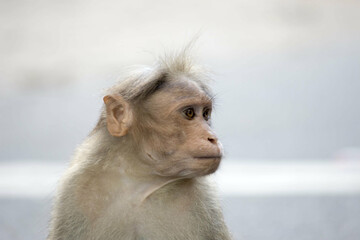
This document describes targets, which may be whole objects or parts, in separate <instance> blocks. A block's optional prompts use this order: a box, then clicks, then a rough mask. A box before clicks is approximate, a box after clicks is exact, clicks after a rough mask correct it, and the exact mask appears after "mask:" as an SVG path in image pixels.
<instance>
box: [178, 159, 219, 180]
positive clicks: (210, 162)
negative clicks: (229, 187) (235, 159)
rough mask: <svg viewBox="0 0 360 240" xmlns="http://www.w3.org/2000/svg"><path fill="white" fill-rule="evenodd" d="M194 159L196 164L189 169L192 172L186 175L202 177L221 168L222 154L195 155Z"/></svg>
mask: <svg viewBox="0 0 360 240" xmlns="http://www.w3.org/2000/svg"><path fill="white" fill-rule="evenodd" d="M193 161H194V164H195V166H194V167H193V168H192V169H190V170H189V172H191V173H190V174H189V175H188V176H186V177H189V178H193V177H201V176H205V175H209V174H212V173H214V172H215V171H216V170H217V169H218V168H219V165H220V162H221V156H214V157H213V156H211V157H194V158H193ZM184 172H186V171H184Z"/></svg>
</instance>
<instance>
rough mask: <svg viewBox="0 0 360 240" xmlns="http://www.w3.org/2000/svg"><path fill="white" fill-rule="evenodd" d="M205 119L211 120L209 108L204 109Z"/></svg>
mask: <svg viewBox="0 0 360 240" xmlns="http://www.w3.org/2000/svg"><path fill="white" fill-rule="evenodd" d="M203 117H204V119H205V120H206V121H207V120H209V119H210V109H208V108H205V109H204V112H203Z"/></svg>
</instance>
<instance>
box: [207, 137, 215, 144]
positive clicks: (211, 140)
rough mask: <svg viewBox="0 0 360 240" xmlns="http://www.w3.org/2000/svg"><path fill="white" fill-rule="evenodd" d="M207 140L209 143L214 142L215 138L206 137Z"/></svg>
mask: <svg viewBox="0 0 360 240" xmlns="http://www.w3.org/2000/svg"><path fill="white" fill-rule="evenodd" d="M208 140H209V142H211V143H214V144H215V143H216V139H215V138H212V137H208Z"/></svg>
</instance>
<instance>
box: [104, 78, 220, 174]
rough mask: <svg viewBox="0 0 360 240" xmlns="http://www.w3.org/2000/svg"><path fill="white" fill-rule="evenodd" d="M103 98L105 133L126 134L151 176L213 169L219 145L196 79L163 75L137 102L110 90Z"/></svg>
mask: <svg viewBox="0 0 360 240" xmlns="http://www.w3.org/2000/svg"><path fill="white" fill-rule="evenodd" d="M104 102H105V105H106V121H107V129H108V132H109V133H110V134H111V135H113V136H115V137H120V138H121V137H124V136H125V135H126V136H129V135H130V137H129V138H128V139H132V141H134V143H136V144H135V145H136V146H137V150H136V152H137V153H138V158H139V159H140V160H141V161H143V162H144V163H146V164H147V165H148V166H150V167H151V169H152V171H153V173H154V174H157V175H160V176H166V177H176V178H178V177H181V178H183V177H185V178H191V177H196V176H203V175H207V174H210V173H213V172H215V171H216V170H217V168H218V166H219V164H220V161H221V158H222V146H221V143H220V142H219V141H218V139H217V137H216V135H215V134H214V132H213V131H212V129H211V111H212V97H211V95H210V94H209V93H208V91H207V89H206V88H205V87H204V86H203V85H202V83H201V82H200V81H196V80H193V79H191V78H189V77H186V76H177V77H173V78H171V79H167V80H164V79H162V80H161V81H157V82H154V85H153V86H152V91H151V93H149V92H148V94H147V95H146V97H143V98H142V99H141V100H136V101H135V100H133V101H131V100H125V99H124V98H123V97H122V96H121V95H119V94H111V95H107V96H105V97H104ZM129 141H130V140H129Z"/></svg>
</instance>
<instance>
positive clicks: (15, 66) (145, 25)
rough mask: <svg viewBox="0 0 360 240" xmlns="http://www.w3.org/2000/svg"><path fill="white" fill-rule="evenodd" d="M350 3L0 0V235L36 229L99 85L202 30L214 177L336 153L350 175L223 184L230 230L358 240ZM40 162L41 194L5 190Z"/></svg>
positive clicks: (256, 235)
mask: <svg viewBox="0 0 360 240" xmlns="http://www.w3.org/2000/svg"><path fill="white" fill-rule="evenodd" d="M359 11H360V2H359V1H355V0H346V1H345V0H342V1H340V0H332V1H321V0H313V1H301V0H288V1H285V0H270V1H269V0H267V1H265V0H259V1H250V0H239V1H235V0H224V1H203V0H200V1H188V0H185V1H164V0H161V1H127V0H124V1H115V0H109V1H85V0H75V1H44V0H37V1H26V0H23V1H17V0H15V1H7V0H0V173H3V175H2V177H1V176H0V180H1V181H2V182H0V238H1V239H14V240H15V239H44V238H45V236H46V232H47V230H46V225H47V221H48V218H49V211H50V210H49V209H50V202H51V196H52V195H53V190H54V189H55V185H56V181H57V179H58V177H59V175H60V174H61V172H62V171H63V168H65V166H66V164H67V162H68V161H69V159H70V158H71V154H72V152H73V151H74V148H75V147H76V145H77V144H79V143H81V141H82V140H83V139H84V138H85V137H86V135H87V134H88V133H89V131H90V130H91V129H92V127H93V126H94V125H95V123H96V120H97V117H98V114H99V110H100V107H101V104H102V90H103V89H105V88H106V87H109V86H111V85H112V84H113V83H115V82H116V81H117V80H118V79H119V78H121V76H122V75H123V73H124V72H126V69H127V68H128V67H129V66H133V65H150V64H152V63H153V62H154V59H156V56H158V55H159V54H162V53H163V52H165V51H173V50H176V49H179V48H181V47H183V46H184V45H185V44H186V43H187V42H188V41H190V40H191V39H193V37H194V36H195V35H197V34H199V33H200V38H199V40H198V42H197V48H196V51H195V55H197V56H198V61H199V62H200V63H202V64H204V65H205V66H207V67H208V68H209V69H211V71H212V72H213V76H214V79H215V82H214V84H213V89H214V92H215V93H216V94H217V100H216V112H215V114H214V120H213V122H214V126H215V129H216V132H217V133H218V135H219V137H220V139H221V140H222V143H223V145H224V147H225V151H226V156H227V158H226V159H225V161H224V163H223V164H224V172H223V175H220V176H219V178H220V180H219V181H222V180H221V179H225V177H226V176H225V175H227V174H226V166H228V168H229V169H230V168H231V166H235V165H236V166H240V167H241V166H242V165H241V164H242V163H246V164H248V163H249V164H255V165H256V167H255V168H254V173H255V174H256V173H258V170H259V169H261V168H262V166H264V165H263V164H270V165H271V164H272V163H274V164H275V165H274V166H278V165H276V164H278V163H279V162H281V163H285V164H288V163H289V162H294V164H299V163H301V164H304V166H305V168H306V169H314V168H312V166H313V165H311V164H312V163H314V162H316V163H319V162H320V163H321V164H323V165H321V166H324V169H328V168H326V166H328V165H327V164H330V165H331V164H333V163H334V161H335V162H336V163H339V162H340V163H341V164H344V163H346V164H347V166H350V167H348V169H353V170H352V172H351V174H353V175H351V176H355V177H354V178H351V179H353V180H351V181H350V180H349V181H347V182H346V184H345V185H339V186H340V187H337V188H336V189H337V190H336V191H335V190H334V191H322V190H321V189H322V186H323V185H321V186H320V187H319V188H318V189H319V191H312V192H309V191H308V192H307V191H302V192H301V193H295V194H294V192H292V191H290V192H287V190H286V191H285V190H284V191H283V192H281V194H279V192H276V191H274V192H271V191H270V194H268V193H267V194H262V193H264V192H263V190H259V191H258V193H257V194H256V195H254V194H250V193H249V191H247V192H246V191H242V190H241V189H242V188H241V187H240V185H235V188H233V189H235V190H234V191H228V192H225V193H224V194H222V199H223V206H224V210H225V217H226V219H227V221H228V224H229V226H230V228H231V230H232V232H233V234H234V238H235V239H251V240H256V239H267V240H278V239H292V240H300V239H309V240H310V239H314V240H319V239H324V240H325V239H326V240H329V239H330V240H331V239H339V240H340V239H341V240H344V239H345V240H346V239H348V240H357V239H360V229H359V228H360V186H359V185H360V182H359V181H358V180H359V178H358V176H359V174H360V170H359V168H358V166H359V162H360V150H359V149H360V14H359ZM39 162H40V163H41V165H43V166H49V169H50V168H51V169H54V168H52V166H54V165H55V166H56V168H55V170H54V171H55V172H56V173H57V175H56V174H55V175H54V176H53V177H51V176H49V177H46V176H45V175H46V172H47V170H39V173H38V174H37V175H36V176H37V177H39V182H40V183H41V182H46V181H49V182H51V183H52V185H51V187H49V190H50V191H52V192H46V191H45V193H41V194H37V195H36V194H35V195H36V196H35V195H31V194H22V191H23V190H19V191H18V192H16V191H15V190H14V191H15V192H16V193H14V191H13V189H10V188H11V186H15V185H16V186H18V185H19V184H20V185H21V186H23V184H22V182H32V180H31V179H29V178H26V177H24V176H27V175H26V174H29V172H30V173H31V171H32V166H33V165H32V164H35V163H36V164H38V163H39ZM14 164H15V165H14ZM232 164H233V165H232ZM9 166H10V168H9ZM34 166H35V165H34ZM59 166H60V167H59ZM61 166H63V168H62V167H61ZM229 166H230V167H229ZM309 166H310V167H309ZM331 166H333V165H331ZM341 166H343V165H341ZM352 166H356V167H352ZM8 169H12V170H11V171H9V170H8ZM41 169H42V168H41ZM240 169H241V168H240ZM274 169H275V170H276V169H279V168H274ZM286 169H290V170H289V171H293V170H294V169H295V168H291V167H290V168H286ZM321 169H323V168H320V170H319V173H321V172H322V170H321ZM334 169H335V170H334V171H337V167H335V168H334ZM354 169H355V170H354ZM276 171H277V170H276ZM294 171H295V170H294ZM334 171H333V170H331V171H330V172H334ZM346 171H348V170H346ZM349 171H350V170H349ZM23 172H25V173H24V174H22V173H23ZM280 172H281V171H280ZM10 173H11V174H10ZM13 173H14V174H15V175H16V176H17V177H14V176H15V175H14V174H13ZM342 173H343V172H342ZM347 174H348V172H344V173H343V175H341V176H342V177H341V179H349V177H348V175H347ZM29 176H33V175H31V174H30V175H29ZM41 176H44V177H43V178H41ZM221 176H224V177H223V178H222V177H221ZM252 176H253V175H252ZM254 176H255V175H254ZM306 176H307V172H304V174H303V175H301V176H300V177H299V179H306ZM329 176H330V177H329V178H331V176H332V175H329ZM33 177H34V176H33ZM273 177H276V176H275V175H274V176H273ZM31 178H32V177H31ZM50 178H51V179H52V180H49V179H50ZM53 178H54V179H53ZM249 179H250V180H251V179H255V178H251V177H250V178H249ZM284 179H285V178H284ZM288 179H289V178H286V179H285V180H284V181H287V180H288ZM230 180H232V181H233V182H236V181H239V182H240V180H239V179H238V180H237V178H236V175H234V177H233V179H230ZM250 180H249V184H250V185H251V181H252V180H251V181H250ZM330 180H331V179H330ZM34 181H35V180H34ZM223 181H224V182H225V180H223ZM282 181H283V180H282ZM282 181H280V182H279V184H281V182H282ZM299 181H300V180H299ZM326 181H327V179H326V180H325V181H324V182H326ZM35 182H36V181H35ZM244 182H245V183H246V181H245V180H244V181H242V183H243V184H244ZM266 182H268V181H267V179H264V183H266ZM310 185H311V184H309V185H308V186H310ZM334 185H336V182H335V183H334ZM221 186H222V185H220V187H221ZM224 186H225V185H224ZM226 186H228V185H226ZM236 186H239V188H238V189H236ZM251 186H252V185H251ZM324 186H325V185H324ZM332 186H333V185H332ZM343 186H344V187H343ZM330 188H331V186H330ZM345 188H346V189H352V190H351V191H350V190H346V189H345ZM23 189H24V191H25V190H28V191H29V192H37V191H40V190H41V187H40V186H39V185H37V184H32V185H31V184H29V186H27V185H24V187H23ZM259 189H260V188H259ZM261 189H263V188H261ZM264 189H265V188H264ZM295 192H296V191H295ZM34 218H35V219H36V221H34Z"/></svg>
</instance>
